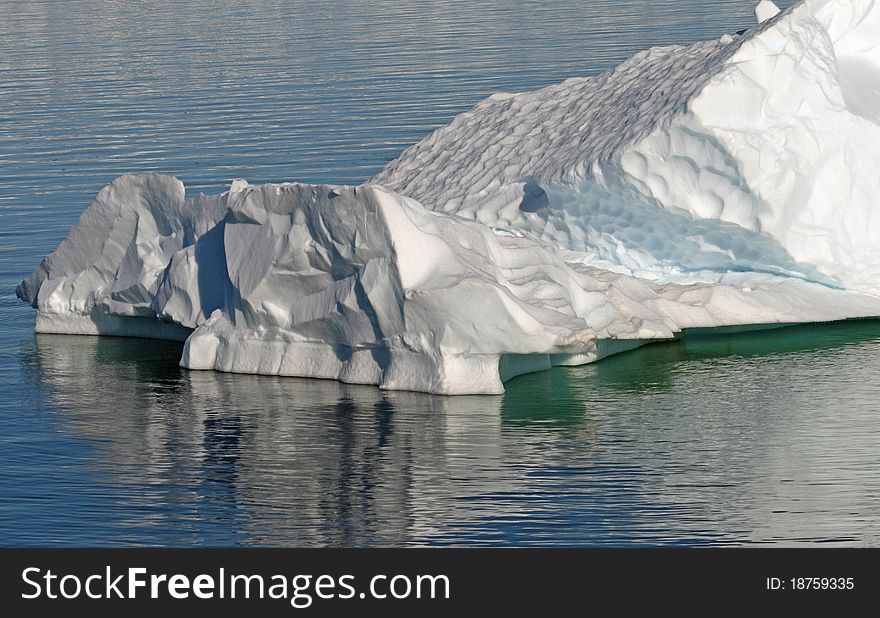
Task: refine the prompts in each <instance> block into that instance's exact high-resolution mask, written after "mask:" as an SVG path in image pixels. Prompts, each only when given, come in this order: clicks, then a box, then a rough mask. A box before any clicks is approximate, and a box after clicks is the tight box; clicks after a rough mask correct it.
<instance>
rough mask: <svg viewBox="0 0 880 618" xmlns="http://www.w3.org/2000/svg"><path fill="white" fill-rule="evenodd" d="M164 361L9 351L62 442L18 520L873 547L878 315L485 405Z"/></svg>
mask: <svg viewBox="0 0 880 618" xmlns="http://www.w3.org/2000/svg"><path fill="white" fill-rule="evenodd" d="M178 352H179V349H178V346H177V345H176V344H167V343H162V342H151V341H141V340H132V339H110V338H106V339H101V338H91V337H63V336H39V337H37V338H36V342H35V344H33V345H26V346H25V347H24V348H23V349H22V351H21V355H20V359H21V364H22V368H23V369H24V370H25V371H26V374H27V379H26V382H27V383H28V384H29V385H30V386H31V387H33V388H34V389H36V391H37V392H38V393H39V395H38V396H39V398H40V399H41V400H42V401H43V402H44V403H45V406H44V407H45V409H46V410H47V411H46V412H45V413H44V414H45V415H46V416H47V417H51V418H48V419H39V420H41V422H42V421H43V420H47V422H50V423H52V424H53V426H54V428H55V431H56V432H57V433H58V435H59V437H60V438H63V439H65V440H67V441H72V442H75V445H74V446H69V445H68V447H67V448H69V449H71V452H70V453H67V454H66V456H65V459H64V461H65V467H64V468H63V469H54V468H52V467H51V466H50V465H46V464H45V463H44V462H40V461H35V462H34V465H36V466H40V467H45V468H46V470H45V474H46V475H47V477H49V480H50V482H51V481H52V479H55V481H57V483H58V486H59V487H60V488H61V489H60V492H59V493H58V494H57V495H56V496H55V497H54V500H57V502H58V504H57V505H55V506H57V507H58V508H67V509H69V511H70V512H69V513H68V515H67V516H66V517H65V518H64V523H63V527H62V526H61V525H60V524H59V522H58V518H57V513H55V512H54V511H53V508H52V504H48V505H45V506H46V510H45V513H44V514H43V515H42V517H43V518H44V521H40V518H41V515H40V514H39V513H36V514H35V519H34V521H31V522H27V523H21V522H19V523H18V526H19V527H22V526H23V527H25V528H31V527H33V529H34V530H35V531H36V530H38V529H41V527H43V528H42V529H43V530H44V532H45V526H48V528H49V529H50V530H51V531H52V532H53V533H55V534H56V535H57V542H60V543H76V542H91V543H96V542H108V543H113V542H127V543H147V544H155V543H164V544H168V543H171V544H188V543H193V542H205V543H216V544H284V545H328V544H329V545H338V544H342V545H402V544H428V543H432V544H437V543H440V544H442V543H456V544H491V543H519V544H529V543H556V544H608V543H611V544H628V543H737V542H784V543H786V544H795V543H799V542H815V541H824V542H836V543H843V544H856V545H859V544H876V543H877V541H878V539H880V529H878V521H880V492H878V489H880V486H878V482H877V480H876V479H877V478H880V474H878V472H880V462H878V460H877V458H876V444H877V439H878V437H880V417H878V412H880V405H878V404H877V403H876V402H877V401H878V395H880V378H878V377H877V376H876V372H875V371H874V368H873V367H874V362H873V361H874V360H875V359H876V358H877V354H878V353H880V323H878V322H874V321H863V322H851V323H844V324H834V325H827V326H821V327H795V328H790V329H781V330H778V331H772V332H764V333H758V334H743V335H728V336H710V337H696V338H688V339H686V340H685V341H683V342H678V343H671V344H660V345H655V346H649V347H647V348H644V349H641V350H638V351H635V352H631V353H628V354H624V355H621V356H618V357H614V358H611V359H608V360H607V361H604V362H602V363H599V364H597V365H594V366H587V367H581V368H573V369H554V370H552V371H547V372H543V373H539V374H534V375H530V376H524V377H522V378H518V379H517V380H514V381H513V382H511V383H510V385H509V389H508V393H507V394H506V395H505V396H503V397H460V398H443V397H432V396H428V395H422V394H413V393H400V392H383V391H379V390H378V389H375V388H372V387H360V386H350V385H344V384H340V383H337V382H332V381H319V380H299V379H279V378H271V377H261V376H243V375H225V374H219V373H213V372H187V371H183V370H180V369H179V368H178V367H177V365H176V359H177V354H178ZM841 393H846V397H841ZM31 422H33V419H31ZM91 498H94V499H95V500H96V502H93V501H91ZM65 505H66V506H65ZM94 518H99V519H100V520H101V521H103V522H104V528H103V529H101V530H95V528H94ZM35 534H36V532H35Z"/></svg>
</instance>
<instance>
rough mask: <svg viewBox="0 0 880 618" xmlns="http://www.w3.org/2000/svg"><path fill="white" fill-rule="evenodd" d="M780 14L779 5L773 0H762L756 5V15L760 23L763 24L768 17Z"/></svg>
mask: <svg viewBox="0 0 880 618" xmlns="http://www.w3.org/2000/svg"><path fill="white" fill-rule="evenodd" d="M778 14H779V7H778V6H776V4H775V3H774V2H773V1H772V0H761V1H760V2H759V3H758V5H757V6H756V7H755V17H757V18H758V23H759V24H762V23H764V22H765V21H767V20H768V19H770V18H772V17H775V16H776V15H778Z"/></svg>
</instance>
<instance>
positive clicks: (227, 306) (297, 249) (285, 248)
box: [18, 0, 880, 394]
mask: <svg viewBox="0 0 880 618" xmlns="http://www.w3.org/2000/svg"><path fill="white" fill-rule="evenodd" d="M768 5H770V6H768ZM774 8H775V6H773V5H772V3H769V2H766V0H765V1H764V2H761V3H760V4H759V6H758V7H757V8H756V16H757V17H758V19H759V20H760V21H761V23H760V25H758V26H757V27H755V28H754V29H752V30H750V31H747V32H745V33H742V34H735V35H725V36H724V37H722V38H721V39H720V40H717V41H709V42H704V43H698V44H695V45H690V46H672V47H665V48H655V49H650V50H648V51H645V52H643V53H640V54H638V55H636V56H634V57H633V58H631V59H630V60H628V61H627V62H625V63H624V64H622V65H621V66H620V67H618V68H617V69H615V70H613V71H611V72H609V73H606V74H604V75H601V76H599V77H594V78H576V79H570V80H567V81H565V82H563V83H561V84H558V85H555V86H551V87H548V88H544V89H542V90H538V91H535V92H527V93H521V94H497V95H493V96H492V97H489V98H488V99H487V100H486V101H484V102H482V103H480V104H479V105H477V106H476V107H475V108H474V109H473V110H471V111H469V112H466V113H464V114H461V115H460V116H458V117H457V118H456V119H455V120H453V121H452V122H451V123H450V124H449V125H447V126H446V127H443V128H441V129H439V130H437V131H436V132H434V133H433V134H432V135H430V136H428V137H427V138H425V139H424V140H422V141H421V142H419V143H418V144H416V145H414V146H412V147H411V148H409V149H407V150H406V151H404V152H403V153H402V154H401V155H400V157H399V158H398V159H396V160H395V161H393V162H391V163H390V164H389V165H388V166H387V167H386V168H385V169H384V170H382V171H381V172H380V173H379V174H378V175H376V176H375V177H373V178H372V179H370V180H369V181H368V182H367V183H366V184H364V185H361V186H358V187H336V186H317V185H304V184H297V183H287V184H279V185H263V186H251V185H248V184H247V183H246V182H244V181H236V182H235V183H233V185H232V187H231V188H230V190H229V191H228V192H226V193H224V194H223V195H220V196H209V197H205V196H201V197H199V198H196V199H194V200H186V199H185V198H184V187H183V185H182V183H181V182H180V181H178V180H177V179H176V178H173V177H168V176H155V175H139V176H134V175H128V176H123V177H121V178H119V179H117V180H116V181H114V182H113V183H112V184H111V185H110V186H109V187H107V188H106V189H104V190H103V191H102V192H101V194H100V195H99V196H98V198H97V200H96V201H95V203H94V204H92V206H90V207H89V208H88V209H87V210H86V211H85V213H84V214H83V216H82V217H81V219H80V221H79V223H78V224H77V225H76V226H75V227H74V228H73V230H72V231H71V233H70V235H69V236H68V238H67V239H66V240H65V241H64V242H63V243H62V244H61V245H60V246H59V248H58V249H57V250H56V251H55V252H54V253H53V254H52V255H50V256H48V257H47V258H46V259H45V260H44V261H43V263H42V264H41V265H40V266H39V267H38V268H37V270H36V271H34V273H33V274H32V275H31V276H30V277H29V278H28V279H26V280H25V281H23V282H22V283H21V285H20V286H19V288H18V294H19V296H20V297H21V298H23V299H25V300H27V301H28V302H30V303H31V304H33V305H34V307H36V308H37V310H38V313H37V321H36V329H37V330H38V331H39V332H65V333H89V334H111V335H136V336H146V337H162V338H172V339H181V340H184V339H185V340H186V344H185V347H184V352H183V358H182V360H181V364H182V365H183V366H184V367H189V368H192V369H218V370H222V371H233V372H243V373H263V374H277V375H291V376H306V377H320V378H334V379H339V380H343V381H346V382H354V383H366V384H377V385H380V386H382V387H383V388H389V389H402V390H418V391H426V392H431V393H443V394H463V393H499V392H502V391H503V386H502V384H503V382H504V381H505V380H506V379H508V378H510V377H512V376H515V375H518V374H520V373H524V372H528V371H534V370H538V369H543V368H546V367H549V366H551V365H555V364H579V363H586V362H591V361H594V360H596V359H598V358H601V357H602V356H605V355H608V354H612V353H614V352H617V351H621V350H626V349H630V348H632V347H634V346H637V345H640V344H641V343H644V342H647V341H652V340H658V339H665V338H671V337H674V336H675V335H676V333H678V332H681V331H682V330H683V329H688V328H711V327H754V326H756V325H778V324H788V323H794V322H815V321H827V320H838V319H845V318H852V317H864V316H877V315H880V246H878V245H880V215H878V214H877V213H878V208H876V207H875V202H877V201H878V196H880V191H878V189H880V186H878V185H880V124H878V121H880V46H878V44H877V41H880V8H875V6H874V3H873V2H870V1H868V0H803V1H801V2H798V3H796V4H795V5H793V6H792V7H791V8H790V9H788V10H786V11H784V12H782V13H778V14H776V12H774Z"/></svg>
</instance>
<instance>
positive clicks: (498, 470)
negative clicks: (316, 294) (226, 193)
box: [0, 0, 880, 545]
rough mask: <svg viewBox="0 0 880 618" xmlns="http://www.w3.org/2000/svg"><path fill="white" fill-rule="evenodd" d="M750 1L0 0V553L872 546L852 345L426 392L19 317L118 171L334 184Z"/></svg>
mask: <svg viewBox="0 0 880 618" xmlns="http://www.w3.org/2000/svg"><path fill="white" fill-rule="evenodd" d="M783 4H785V3H783ZM751 7H752V3H751V2H743V1H734V0H700V1H697V0H681V1H678V2H648V1H627V2H624V1H622V0H599V1H593V2H583V3H576V2H562V1H555V0H554V1H549V0H545V1H543V2H533V1H526V2H517V3H510V2H504V1H501V0H497V1H470V2H452V1H447V2H426V1H405V0H387V1H381V0H374V1H371V2H366V1H351V2H321V1H317V2H271V1H269V0H263V1H259V0H253V1H250V2H207V1H193V2H189V3H187V4H186V5H185V6H183V5H181V4H179V3H173V2H137V3H134V2H122V1H118V0H114V1H95V2H84V1H83V2H80V1H66V2H35V1H34V2H7V1H3V0H0V487H2V490H0V491H2V493H0V544H3V545H83V544H89V545H97V544H129V545H140V544H146V545H159V544H162V545H166V544H170V545H189V544H220V545H231V544H248V545H254V544H279V545H423V544H519V545H525V544H542V543H546V544H551V543H555V544H566V545H581V544H615V545H624V544H636V543H642V544H704V543H705V544H709V543H723V544H734V543H782V544H786V545H793V544H801V543H804V544H807V543H820V542H821V543H832V544H835V543H836V544H852V545H878V544H880V457H878V456H877V454H878V448H877V444H878V439H880V377H878V375H877V372H876V370H875V367H876V365H877V361H878V359H880V323H878V322H875V321H861V322H850V323H842V324H834V325H826V326H822V327H797V328H791V329H781V330H776V331H768V332H763V333H757V334H751V335H737V336H720V335H715V336H710V337H694V338H689V339H686V340H684V341H679V342H675V343H668V344H658V345H653V346H649V347H646V348H643V349H641V350H637V351H634V352H631V353H628V354H624V355H621V356H618V357H614V358H611V359H609V360H607V361H605V362H602V363H599V364H597V365H593V366H586V367H579V368H567V369H562V368H559V369H554V370H552V371H547V372H543V373H539V374H533V375H529V376H523V377H521V378H518V379H516V380H514V381H512V382H511V383H510V384H509V388H508V391H507V393H506V394H505V395H504V396H501V397H460V398H440V397H431V396H426V395H417V394H411V393H387V392H380V391H379V390H377V389H374V388H371V387H355V386H347V385H343V384H338V383H335V382H328V381H310V380H298V379H280V378H269V377H259V376H234V375H223V374H216V373H203V372H187V371H183V370H181V369H179V368H178V367H177V359H178V357H179V352H180V350H179V346H178V345H177V344H169V343H163V342H151V341H142V340H129V339H111V338H106V339H99V338H93V337H66V336H37V337H35V336H34V335H33V333H32V328H33V312H32V310H30V309H29V308H28V307H25V306H23V305H22V304H20V303H19V302H18V301H16V299H15V298H14V291H13V290H14V285H15V283H17V281H18V280H20V279H21V278H22V277H23V276H25V275H26V274H27V273H28V272H29V271H30V270H31V269H32V268H33V267H34V266H35V265H36V264H37V263H38V262H39V259H40V258H41V257H42V255H43V254H45V253H46V252H48V251H49V250H51V249H52V248H54V247H55V245H56V244H57V243H58V241H60V240H61V239H62V238H63V237H64V235H65V234H66V232H67V229H68V228H69V226H70V225H71V224H72V223H73V222H74V221H75V220H76V218H77V217H78V215H79V213H80V212H81V211H82V210H83V208H84V207H85V206H86V205H88V203H89V201H90V200H91V199H92V198H93V197H94V195H95V193H96V192H97V191H98V190H99V189H100V188H101V187H102V186H103V185H104V184H106V183H108V182H109V181H110V180H112V178H113V177H115V176H116V175H118V174H120V173H123V172H127V171H158V172H164V173H173V174H175V175H177V176H178V177H180V178H181V179H182V180H184V182H185V183H186V184H187V186H188V188H189V189H190V191H191V192H199V191H205V192H219V191H221V190H223V188H224V187H225V186H226V185H227V184H228V183H229V181H230V180H231V179H233V178H236V177H245V178H247V179H249V180H250V181H253V182H265V181H281V180H301V181H315V182H339V183H342V182H348V183H357V182H359V181H360V180H362V179H363V178H365V177H367V176H369V175H371V174H373V173H374V172H376V171H377V170H378V169H380V168H381V167H382V165H384V163H385V162H386V161H387V160H389V159H391V158H393V157H394V156H395V154H396V153H397V152H399V151H400V150H401V149H402V148H403V147H405V146H407V145H409V144H411V143H413V142H415V141H416V140H417V139H419V138H420V137H421V136H422V135H424V134H425V133H426V132H427V131H429V130H431V129H433V128H435V127H437V126H440V125H442V124H444V123H446V122H448V121H449V120H450V119H451V118H452V117H453V116H454V115H455V114H457V113H459V112H461V111H463V110H465V109H467V108H468V107H469V106H471V105H473V104H474V103H475V102H477V101H478V100H480V99H481V98H483V97H485V96H486V95H488V94H490V93H492V92H495V91H504V90H507V91H518V90H525V89H530V88H536V87H540V86H543V85H547V84H550V83H554V82H557V81H560V80H562V79H564V78H566V77H572V76H577V75H588V74H596V73H598V72H601V71H603V70H606V69H608V68H610V67H612V66H614V65H615V64H616V63H618V62H620V61H621V60H623V59H624V58H626V57H627V56H629V55H630V54H632V53H633V52H635V51H638V50H640V49H642V48H644V47H646V46H649V45H654V44H667V43H684V42H690V41H694V40H697V39H702V38H707V37H712V36H719V35H720V34H721V33H723V32H725V31H733V30H738V29H741V28H743V27H746V26H748V25H750V24H751V23H752V20H753V18H752V16H751Z"/></svg>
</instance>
